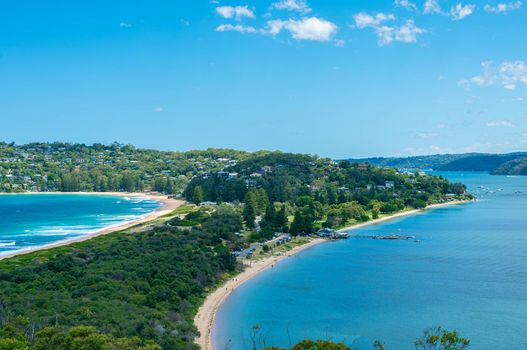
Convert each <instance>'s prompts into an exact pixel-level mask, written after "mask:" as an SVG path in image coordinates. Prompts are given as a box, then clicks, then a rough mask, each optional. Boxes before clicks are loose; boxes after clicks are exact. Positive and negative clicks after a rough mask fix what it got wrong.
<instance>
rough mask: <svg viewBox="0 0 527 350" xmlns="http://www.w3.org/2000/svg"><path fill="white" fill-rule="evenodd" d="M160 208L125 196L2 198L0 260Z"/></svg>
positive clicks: (144, 200)
mask: <svg viewBox="0 0 527 350" xmlns="http://www.w3.org/2000/svg"><path fill="white" fill-rule="evenodd" d="M159 206H160V203H158V202H156V201H152V200H148V199H146V198H139V197H131V198H129V197H125V196H97V195H61V194H57V195H55V194H43V195H0V256H1V255H6V254H10V253H12V252H14V251H19V250H27V249H30V248H33V247H38V246H42V245H46V244H50V243H55V242H58V241H62V240H67V239H72V238H76V237H80V236H82V235H86V234H90V233H95V232H97V231H99V230H101V229H104V228H107V227H110V226H116V225H120V224H123V223H126V222H128V221H132V220H137V219H138V218H140V217H141V216H143V215H146V214H148V213H150V212H152V211H154V210H155V209H156V208H158V207H159Z"/></svg>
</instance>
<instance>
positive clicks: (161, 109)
mask: <svg viewBox="0 0 527 350" xmlns="http://www.w3.org/2000/svg"><path fill="white" fill-rule="evenodd" d="M164 110H165V109H164V108H163V107H156V108H154V112H157V113H161V112H163V111H164Z"/></svg>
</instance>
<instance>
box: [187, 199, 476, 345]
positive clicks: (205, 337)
mask: <svg viewBox="0 0 527 350" xmlns="http://www.w3.org/2000/svg"><path fill="white" fill-rule="evenodd" d="M465 203H467V201H451V202H447V203H441V204H435V205H430V206H428V207H426V208H425V209H415V210H409V211H405V212H401V213H397V214H394V215H389V216H385V217H382V218H379V219H376V220H372V221H368V222H365V223H361V224H356V225H353V226H349V227H345V228H342V229H340V230H339V231H351V230H357V229H359V228H362V227H365V226H369V225H375V224H380V223H383V222H386V221H388V220H393V219H397V218H401V217H405V216H410V215H415V214H418V213H423V212H426V211H429V210H433V209H438V208H442V207H446V206H451V205H459V204H465ZM323 242H328V241H327V240H325V239H322V238H315V239H313V240H312V241H310V242H309V243H306V244H304V245H301V246H297V247H295V248H293V249H292V250H290V251H289V252H288V253H287V254H286V255H283V256H271V257H267V258H264V259H262V260H258V261H252V262H251V263H250V265H246V269H245V270H244V271H243V272H242V273H240V274H239V275H237V276H235V277H233V278H231V279H230V280H228V281H227V282H226V283H224V284H223V285H222V286H221V287H219V288H218V289H216V290H215V291H214V292H212V293H211V294H209V295H208V296H207V298H206V299H205V302H204V303H203V305H202V306H201V307H200V308H199V310H198V313H197V314H196V317H195V318H194V324H195V325H196V327H197V328H198V330H199V333H200V336H199V337H197V338H196V339H195V343H196V344H197V345H198V346H199V347H200V348H201V349H202V350H214V345H213V342H212V331H213V328H214V321H215V319H216V313H217V312H218V309H219V307H220V306H221V304H222V303H223V301H225V299H227V298H228V297H229V295H230V294H231V293H232V292H233V291H234V290H235V289H236V288H238V287H239V286H241V285H242V284H243V283H245V282H247V281H248V280H250V279H251V278H253V277H254V276H256V275H258V274H259V273H260V272H262V271H265V270H266V269H269V268H271V267H274V265H275V264H277V263H279V262H280V261H282V260H283V259H286V258H288V257H290V256H292V255H294V254H298V253H299V252H301V251H303V250H305V249H308V248H310V247H312V246H314V245H316V244H319V243H323Z"/></svg>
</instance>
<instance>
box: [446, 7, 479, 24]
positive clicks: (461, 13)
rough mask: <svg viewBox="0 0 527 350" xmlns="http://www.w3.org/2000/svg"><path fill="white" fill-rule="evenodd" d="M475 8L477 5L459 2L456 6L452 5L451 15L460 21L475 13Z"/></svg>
mask: <svg viewBox="0 0 527 350" xmlns="http://www.w3.org/2000/svg"><path fill="white" fill-rule="evenodd" d="M475 9H476V5H463V4H462V3H459V4H457V5H456V6H452V7H451V8H450V17H451V18H452V19H453V20H454V21H460V20H462V19H463V18H465V17H467V16H470V15H471V14H472V13H474V10H475Z"/></svg>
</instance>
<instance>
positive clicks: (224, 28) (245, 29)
mask: <svg viewBox="0 0 527 350" xmlns="http://www.w3.org/2000/svg"><path fill="white" fill-rule="evenodd" d="M216 31H217V32H238V33H257V32H258V30H256V28H254V27H251V26H242V25H240V24H236V25H232V24H221V25H219V26H218V27H217V28H216Z"/></svg>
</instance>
